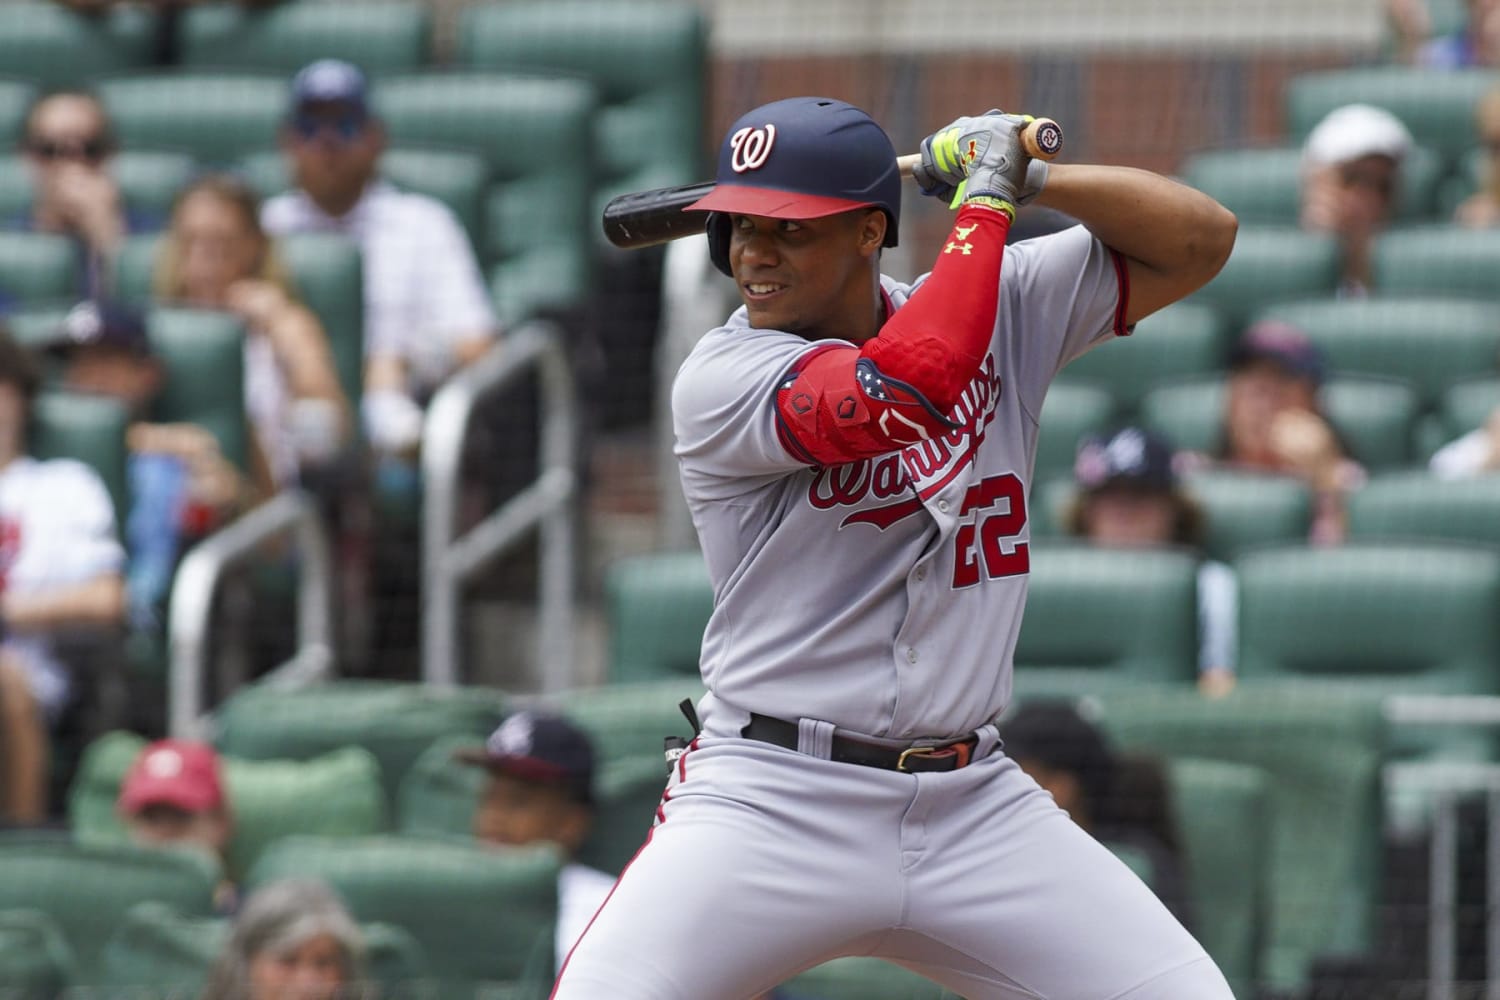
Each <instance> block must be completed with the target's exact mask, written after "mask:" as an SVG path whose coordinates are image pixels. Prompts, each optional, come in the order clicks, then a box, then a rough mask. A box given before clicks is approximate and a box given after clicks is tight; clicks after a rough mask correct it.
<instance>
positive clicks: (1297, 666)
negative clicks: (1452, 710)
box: [1235, 541, 1500, 694]
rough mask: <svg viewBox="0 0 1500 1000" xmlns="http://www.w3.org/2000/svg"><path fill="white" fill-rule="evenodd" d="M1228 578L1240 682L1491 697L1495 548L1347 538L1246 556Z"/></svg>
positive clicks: (1498, 570)
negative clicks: (1236, 620)
mask: <svg viewBox="0 0 1500 1000" xmlns="http://www.w3.org/2000/svg"><path fill="white" fill-rule="evenodd" d="M1235 572H1236V574H1237V575H1238V576H1239V580H1240V658H1239V664H1238V671H1239V673H1240V675H1241V676H1242V677H1244V678H1246V679H1250V678H1258V677H1272V678H1277V677H1282V678H1284V677H1298V678H1311V679H1319V680H1324V681H1329V682H1338V684H1339V686H1340V687H1341V688H1346V687H1347V688H1369V689H1373V690H1375V691H1379V692H1381V693H1395V692H1425V693H1443V694H1467V693H1474V694H1495V693H1500V674H1497V673H1496V671H1495V664H1496V663H1497V662H1500V616H1497V615H1496V613H1495V609H1496V608H1497V607H1500V552H1496V551H1493V550H1487V549H1483V548H1475V547H1474V546H1472V545H1469V546H1459V545H1441V544H1437V543H1427V544H1422V543H1415V542H1414V543H1397V542H1375V541H1364V542H1360V543H1357V544H1356V543H1354V542H1350V543H1347V544H1345V545H1343V546H1340V547H1337V548H1327V547H1319V548H1309V547H1306V546H1289V547H1283V548H1276V549H1267V550H1262V551H1259V552H1251V553H1248V554H1246V555H1245V556H1243V557H1241V558H1240V559H1239V560H1237V561H1236V563H1235Z"/></svg>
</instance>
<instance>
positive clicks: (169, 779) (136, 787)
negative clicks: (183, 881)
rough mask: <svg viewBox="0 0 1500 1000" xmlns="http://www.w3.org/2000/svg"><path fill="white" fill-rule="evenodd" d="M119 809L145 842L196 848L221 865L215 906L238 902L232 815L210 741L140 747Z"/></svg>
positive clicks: (133, 834)
mask: <svg viewBox="0 0 1500 1000" xmlns="http://www.w3.org/2000/svg"><path fill="white" fill-rule="evenodd" d="M115 808H116V811H117V812H118V813H119V815H120V819H121V821H122V822H123V823H124V824H125V829H126V830H127V832H129V834H130V839H131V840H132V841H134V842H135V843H137V844H140V845H141V846H143V847H170V848H176V849H186V850H191V851H196V852H197V853H199V854H201V855H203V856H204V857H206V858H209V859H211V860H212V861H213V862H214V864H215V865H216V866H217V867H218V869H219V872H220V881H219V888H218V891H217V892H216V893H215V894H214V907H215V909H217V910H218V911H219V912H220V913H231V912H233V911H234V908H235V903H236V899H235V887H234V884H233V883H232V882H230V880H229V877H228V875H227V868H226V862H225V859H226V854H225V852H226V851H227V849H228V847H229V839H230V837H232V836H233V835H234V821H233V818H232V816H231V814H230V811H229V800H228V798H227V797H226V796H225V794H224V780H223V776H222V768H221V766H220V762H219V754H218V752H217V751H216V750H214V748H213V747H211V746H209V745H208V744H207V743H195V742H192V741H190V740H158V741H156V742H155V743H151V744H148V745H147V746H145V747H142V748H141V752H140V753H139V754H138V755H137V756H136V758H135V760H134V761H133V762H132V763H131V765H130V770H129V771H128V772H126V774H125V780H124V781H123V782H121V784H120V797H119V799H118V800H117V802H116V804H115Z"/></svg>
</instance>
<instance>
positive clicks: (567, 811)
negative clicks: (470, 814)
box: [474, 774, 588, 855]
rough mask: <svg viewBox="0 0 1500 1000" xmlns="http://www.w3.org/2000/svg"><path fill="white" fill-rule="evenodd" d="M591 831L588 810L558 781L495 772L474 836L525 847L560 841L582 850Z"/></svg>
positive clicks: (571, 849) (572, 849)
mask: <svg viewBox="0 0 1500 1000" xmlns="http://www.w3.org/2000/svg"><path fill="white" fill-rule="evenodd" d="M587 832H588V810H587V809H586V808H585V807H583V806H582V805H580V804H578V803H577V802H575V801H574V800H573V799H572V797H571V796H569V795H568V793H567V791H566V790H565V789H563V788H560V787H558V786H556V785H549V784H543V783H540V782H535V781H522V780H521V779H519V778H514V777H511V776H510V775H507V774H493V775H491V777H490V780H489V783H488V784H487V785H486V786H485V790H484V794H483V797H482V798H481V799H480V802H479V809H478V810H477V811H476V812H475V813H474V838H475V839H476V840H479V841H481V842H483V843H486V844H495V845H498V846H503V847H524V846H525V845H527V844H545V843H553V844H558V845H559V846H561V847H562V848H563V850H564V851H566V852H567V853H568V854H570V855H571V854H572V853H574V852H575V851H577V850H578V848H579V847H580V846H582V844H583V838H584V835H585V834H586V833H587Z"/></svg>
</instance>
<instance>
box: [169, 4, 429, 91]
mask: <svg viewBox="0 0 1500 1000" xmlns="http://www.w3.org/2000/svg"><path fill="white" fill-rule="evenodd" d="M431 21H432V18H431V14H430V12H429V10H428V8H427V7H426V6H425V5H423V4H420V3H412V2H401V3H398V2H390V0H385V2H381V3H368V2H361V0H340V2H339V3H290V4H282V5H281V6H276V7H270V8H268V9H261V10H247V9H245V8H244V7H242V6H241V5H239V4H235V3H219V4H205V5H202V6H195V7H192V8H189V9H188V10H187V11H186V12H185V15H184V17H183V20H182V64H183V65H184V66H189V67H205V68H210V69H250V70H275V71H278V72H282V73H286V74H288V75H290V74H292V73H295V72H296V71H297V70H299V69H301V68H302V67H303V66H305V65H307V64H308V63H310V62H312V61H314V60H316V59H343V60H345V61H347V62H351V63H354V64H355V65H357V66H359V67H360V68H361V69H363V70H364V71H365V72H366V73H371V74H378V73H391V72H400V71H403V70H412V69H417V68H418V67H420V66H421V65H422V64H423V63H424V62H426V60H427V45H428V38H429V35H430V34H431V31H432V24H431Z"/></svg>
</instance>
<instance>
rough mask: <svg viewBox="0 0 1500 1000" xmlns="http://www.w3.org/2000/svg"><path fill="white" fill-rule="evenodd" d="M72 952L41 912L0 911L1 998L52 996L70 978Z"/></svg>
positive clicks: (40, 999) (25, 999)
mask: <svg viewBox="0 0 1500 1000" xmlns="http://www.w3.org/2000/svg"><path fill="white" fill-rule="evenodd" d="M73 964H74V959H73V952H72V949H70V948H69V947H68V942H67V941H66V940H65V939H64V937H63V932H62V930H61V928H59V927H58V926H57V923H56V922H55V921H54V920H53V919H52V918H51V917H49V916H48V915H47V914H45V913H43V912H41V911H40V910H0V996H5V997H7V998H14V1000H45V998H49V997H55V996H57V995H58V994H59V993H61V992H62V991H63V989H64V988H65V987H66V986H67V985H68V981H69V979H71V978H72V975H73Z"/></svg>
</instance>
